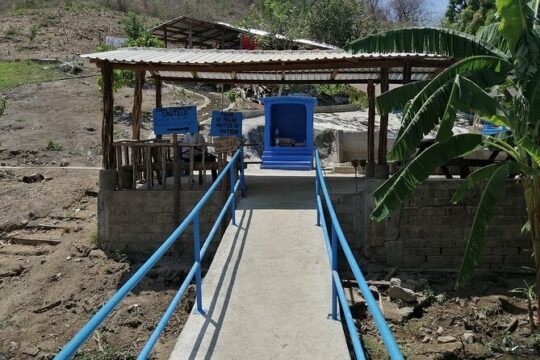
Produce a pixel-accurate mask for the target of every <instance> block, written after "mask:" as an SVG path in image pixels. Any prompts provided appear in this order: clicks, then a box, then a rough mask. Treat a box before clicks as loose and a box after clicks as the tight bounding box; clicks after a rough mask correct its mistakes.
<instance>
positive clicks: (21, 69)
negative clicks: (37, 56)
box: [0, 61, 65, 92]
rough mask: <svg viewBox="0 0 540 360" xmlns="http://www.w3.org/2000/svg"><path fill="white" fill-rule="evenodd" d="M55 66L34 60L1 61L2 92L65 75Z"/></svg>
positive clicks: (0, 89)
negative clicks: (41, 63)
mask: <svg viewBox="0 0 540 360" xmlns="http://www.w3.org/2000/svg"><path fill="white" fill-rule="evenodd" d="M64 76H65V74H64V73H63V72H62V71H60V70H59V69H58V68H56V67H54V66H44V65H40V64H37V63H35V62H32V61H20V62H16V61H0V92H3V91H6V90H9V89H11V88H14V87H15V86H18V85H22V84H35V83H42V82H47V81H52V80H56V79H60V78H62V77H64Z"/></svg>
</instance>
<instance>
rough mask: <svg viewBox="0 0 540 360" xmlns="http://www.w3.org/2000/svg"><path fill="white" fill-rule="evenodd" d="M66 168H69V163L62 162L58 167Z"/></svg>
mask: <svg viewBox="0 0 540 360" xmlns="http://www.w3.org/2000/svg"><path fill="white" fill-rule="evenodd" d="M66 166H69V161H67V160H62V162H60V167H66Z"/></svg>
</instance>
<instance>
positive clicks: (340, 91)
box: [315, 84, 368, 109]
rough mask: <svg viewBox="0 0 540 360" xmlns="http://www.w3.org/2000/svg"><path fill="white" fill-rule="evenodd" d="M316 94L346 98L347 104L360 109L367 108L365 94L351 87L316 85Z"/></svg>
mask: <svg viewBox="0 0 540 360" xmlns="http://www.w3.org/2000/svg"><path fill="white" fill-rule="evenodd" d="M315 90H316V93H317V94H324V95H327V96H340V95H341V96H346V97H347V98H348V99H349V103H350V104H353V105H356V106H358V107H359V108H361V109H365V108H367V107H368V99H367V95H366V93H364V92H363V91H360V90H358V89H357V88H355V87H353V86H351V85H344V84H332V85H317V86H316V87H315Z"/></svg>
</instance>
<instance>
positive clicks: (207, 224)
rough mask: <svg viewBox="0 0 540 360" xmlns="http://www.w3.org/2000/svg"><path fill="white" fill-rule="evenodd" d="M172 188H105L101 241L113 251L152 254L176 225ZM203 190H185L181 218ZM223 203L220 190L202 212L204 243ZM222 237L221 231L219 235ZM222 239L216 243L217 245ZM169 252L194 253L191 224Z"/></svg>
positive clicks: (132, 255) (138, 256)
mask: <svg viewBox="0 0 540 360" xmlns="http://www.w3.org/2000/svg"><path fill="white" fill-rule="evenodd" d="M173 194H174V193H173V191H171V190H121V191H112V190H109V191H107V190H101V191H100V193H99V196H98V241H99V246H100V248H101V249H103V250H104V251H106V252H107V253H109V254H115V253H122V254H126V255H127V256H128V258H130V259H131V260H142V259H146V258H148V256H149V255H151V254H152V253H153V252H154V251H155V250H156V249H157V248H158V247H159V246H160V245H161V244H162V243H163V241H165V239H167V237H169V235H170V234H171V233H172V232H173V230H174V229H175V220H174V218H173V209H174V195H173ZM203 194H204V192H203V191H184V192H182V193H181V197H180V208H181V211H180V219H182V220H183V219H184V218H185V217H186V216H187V214H189V212H190V211H191V210H192V209H193V207H194V206H195V205H196V204H197V202H198V201H199V200H200V198H201V197H202V195H203ZM220 207H221V192H219V191H216V192H215V193H214V194H213V196H212V197H211V198H210V200H209V201H208V203H207V204H206V205H205V206H204V207H203V210H202V211H201V213H200V218H199V222H200V230H201V243H202V242H204V240H205V239H206V236H207V235H208V233H209V232H210V229H211V228H212V226H213V224H214V221H215V219H216V218H217V216H218V214H219V210H220ZM216 237H218V238H219V234H217V235H216ZM218 242H219V241H218V239H215V241H214V243H213V244H212V250H213V249H215V248H217V244H218ZM169 255H175V256H188V257H192V256H193V230H192V226H191V225H190V226H189V227H188V228H187V229H186V231H184V233H183V234H182V235H181V236H180V238H179V239H178V240H177V241H176V243H175V244H174V245H173V246H172V247H171V249H170V251H169Z"/></svg>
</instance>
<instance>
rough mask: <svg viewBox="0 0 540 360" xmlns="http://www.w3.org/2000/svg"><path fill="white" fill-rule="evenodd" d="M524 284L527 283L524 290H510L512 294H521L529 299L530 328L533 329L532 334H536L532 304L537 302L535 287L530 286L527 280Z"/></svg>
mask: <svg viewBox="0 0 540 360" xmlns="http://www.w3.org/2000/svg"><path fill="white" fill-rule="evenodd" d="M523 283H525V287H522V288H515V289H512V290H510V292H511V293H514V294H521V295H523V296H525V298H526V299H527V313H528V315H529V326H530V328H531V332H534V330H535V329H536V327H535V325H534V315H533V309H532V304H533V303H535V301H536V293H535V291H534V285H529V284H527V282H526V281H525V280H523Z"/></svg>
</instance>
